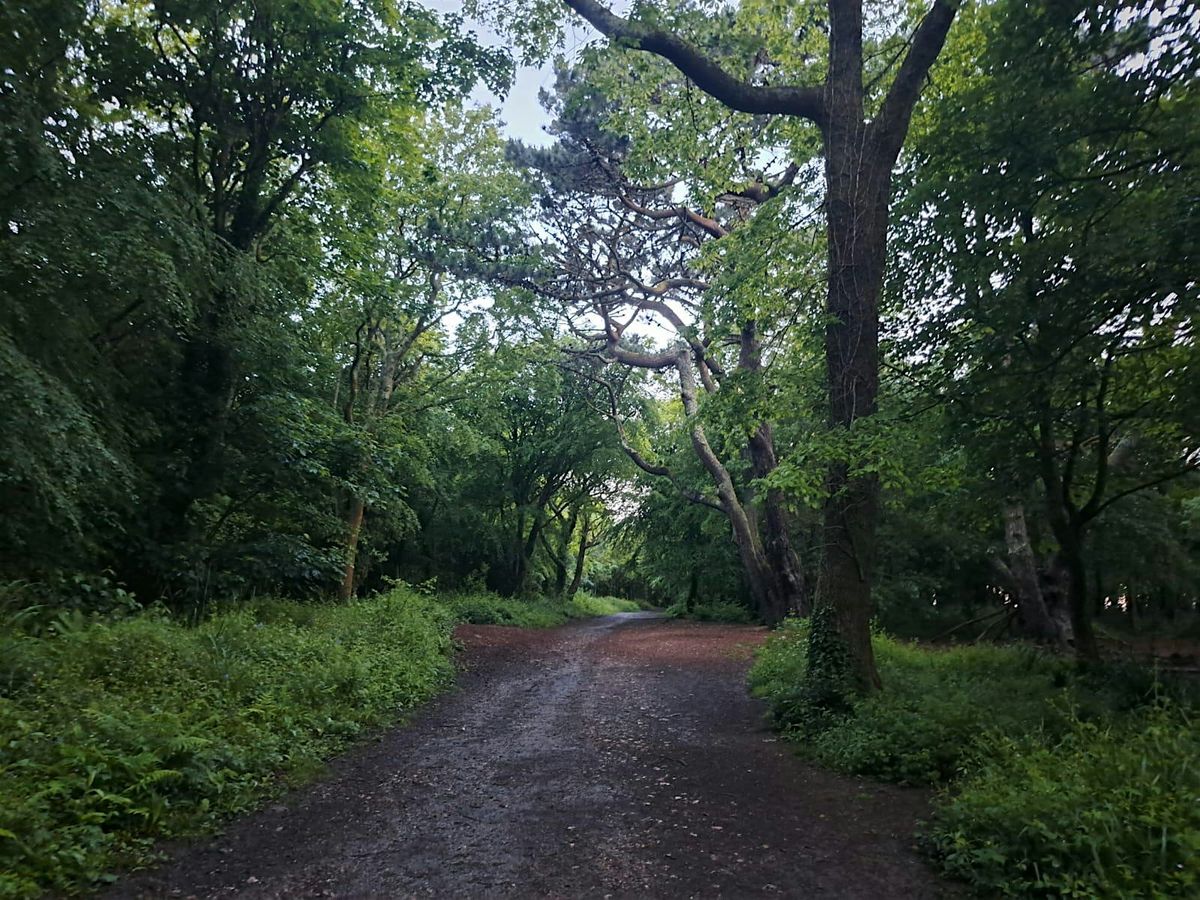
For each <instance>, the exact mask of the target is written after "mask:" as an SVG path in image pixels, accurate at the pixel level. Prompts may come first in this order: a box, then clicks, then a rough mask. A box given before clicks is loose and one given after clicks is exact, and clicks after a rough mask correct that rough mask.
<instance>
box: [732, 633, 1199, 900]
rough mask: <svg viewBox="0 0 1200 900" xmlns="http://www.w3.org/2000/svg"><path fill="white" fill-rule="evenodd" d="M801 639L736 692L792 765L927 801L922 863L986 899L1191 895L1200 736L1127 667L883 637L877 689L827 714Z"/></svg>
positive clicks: (1181, 708) (1195, 876)
mask: <svg viewBox="0 0 1200 900" xmlns="http://www.w3.org/2000/svg"><path fill="white" fill-rule="evenodd" d="M807 632H808V629H807V625H806V624H805V623H802V622H789V623H787V624H786V625H785V626H784V627H783V628H781V629H780V630H779V631H778V632H777V633H776V634H774V635H773V636H772V637H771V638H770V639H769V640H768V642H767V644H766V645H765V646H764V647H763V649H762V650H761V651H760V653H759V656H758V659H757V661H756V663H755V665H754V667H753V669H752V671H751V673H750V684H751V689H752V691H753V692H754V693H755V695H756V696H759V697H761V698H763V699H765V700H767V702H768V704H769V705H770V708H771V711H772V715H773V716H774V718H775V721H776V724H777V725H778V726H779V727H780V729H781V730H782V731H783V732H784V733H785V734H786V735H787V736H788V737H789V738H790V739H791V740H793V741H794V743H795V745H796V747H797V748H798V749H799V750H800V752H802V753H803V754H804V755H806V756H809V757H810V758H812V759H814V760H816V761H818V762H820V763H822V764H824V765H828V766H830V767H832V768H835V769H838V770H839V771H843V772H849V773H853V774H859V775H868V776H871V777H874V778H878V779H881V780H885V781H892V782H896V783H900V784H909V785H935V786H939V787H940V788H941V792H940V794H939V798H938V801H937V804H936V808H935V813H934V816H933V818H932V821H931V822H930V823H929V824H928V826H927V828H926V831H925V833H924V835H923V842H924V845H925V847H926V849H927V850H928V851H929V852H930V853H931V854H932V855H933V856H934V858H935V859H937V860H938V862H939V864H940V865H941V866H942V867H943V868H944V870H945V871H946V872H947V873H948V874H951V875H953V876H955V877H957V878H960V879H962V880H964V881H966V882H967V883H969V884H970V885H972V887H974V888H975V889H977V890H978V891H979V893H980V894H982V895H985V896H1080V897H1101V896H1104V897H1108V896H1113V897H1134V896H1156V897H1158V896H1162V897H1185V896H1194V895H1195V891H1196V889H1197V885H1198V884H1200V862H1197V860H1200V769H1198V768H1197V765H1196V762H1195V760H1196V759H1197V758H1200V754H1198V752H1197V751H1200V737H1198V736H1197V729H1196V727H1195V723H1194V721H1193V719H1192V718H1191V715H1190V713H1189V712H1188V710H1189V707H1190V706H1191V703H1192V699H1191V698H1190V697H1189V696H1188V695H1187V694H1186V693H1185V692H1184V690H1183V689H1182V688H1175V689H1173V690H1171V691H1168V690H1167V689H1166V688H1165V687H1164V686H1162V685H1161V684H1158V683H1157V681H1156V680H1155V678H1154V676H1153V673H1149V672H1147V671H1145V670H1143V669H1139V668H1136V667H1132V666H1098V667H1097V666H1093V667H1090V668H1085V669H1081V668H1079V667H1078V666H1077V665H1076V664H1074V663H1072V662H1070V661H1067V660H1064V659H1061V658H1058V657H1054V656H1050V655H1047V654H1044V653H1041V652H1038V651H1036V650H1034V649H1032V648H1029V647H1025V646H1020V645H1014V646H964V647H949V648H928V647H920V646H917V645H915V644H911V643H904V642H901V641H896V640H894V639H892V638H889V637H887V636H885V635H878V636H877V637H876V639H875V649H876V654H877V658H878V661H879V669H880V673H881V675H882V677H883V680H884V684H885V690H884V691H882V692H879V693H877V694H874V695H872V696H869V697H866V698H863V699H860V700H857V701H855V702H854V703H853V704H852V705H851V706H850V707H849V708H847V709H840V710H829V709H814V708H813V705H812V703H811V698H810V696H809V695H808V694H807V693H806V691H805V675H806V668H807V658H806V657H807V644H808V641H807Z"/></svg>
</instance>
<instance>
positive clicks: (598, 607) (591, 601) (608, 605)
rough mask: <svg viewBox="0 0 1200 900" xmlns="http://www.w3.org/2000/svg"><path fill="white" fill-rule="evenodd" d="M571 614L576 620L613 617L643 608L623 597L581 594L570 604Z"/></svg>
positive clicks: (573, 598)
mask: <svg viewBox="0 0 1200 900" xmlns="http://www.w3.org/2000/svg"><path fill="white" fill-rule="evenodd" d="M568 608H569V610H570V614H571V615H572V616H573V617H575V618H586V617H588V616H611V615H614V614H616V613H622V612H637V611H638V610H640V609H641V608H642V607H641V606H640V605H639V604H638V603H637V602H636V601H634V600H625V599H623V598H621V597H594V596H592V595H591V594H585V593H579V594H576V595H575V596H574V597H572V598H571V600H570V602H569V603H568Z"/></svg>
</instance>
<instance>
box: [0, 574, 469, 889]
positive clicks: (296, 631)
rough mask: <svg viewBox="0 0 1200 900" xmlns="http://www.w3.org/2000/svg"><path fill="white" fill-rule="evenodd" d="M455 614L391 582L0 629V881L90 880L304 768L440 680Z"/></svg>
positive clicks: (38, 884) (13, 884) (68, 883)
mask: <svg viewBox="0 0 1200 900" xmlns="http://www.w3.org/2000/svg"><path fill="white" fill-rule="evenodd" d="M452 621H453V620H452V617H451V616H450V614H449V613H448V612H447V611H446V610H445V609H444V608H443V607H441V606H439V605H438V604H436V603H435V602H433V601H431V600H428V599H426V598H422V597H418V596H415V595H413V594H411V593H409V592H405V591H397V592H393V593H392V594H389V595H387V596H385V597H379V598H375V599H372V600H363V601H357V602H354V603H350V604H345V605H337V606H321V605H300V604H289V603H279V602H272V603H262V604H256V605H255V606H254V607H250V608H246V609H242V610H238V611H236V612H229V613H223V614H220V615H218V616H215V617H214V618H213V619H211V620H210V621H208V622H206V623H204V624H203V625H201V626H199V627H197V628H187V627H184V626H182V625H180V624H177V623H174V622H172V621H169V620H167V619H165V618H163V617H156V616H149V615H145V616H140V617H134V618H130V619H126V620H124V621H118V622H90V623H89V622H86V621H84V622H82V623H81V624H79V625H78V626H77V627H73V628H70V629H66V630H64V631H62V632H60V633H57V634H55V635H54V636H48V637H33V636H30V635H27V634H23V633H20V632H10V633H7V634H5V635H4V636H2V637H0V645H2V646H0V650H2V654H0V658H2V659H3V663H2V664H0V896H27V895H34V894H37V893H39V892H40V891H42V890H44V889H52V890H54V891H56V892H73V891H76V890H79V889H81V888H84V887H87V886H88V885H91V884H94V883H95V882H96V881H97V880H100V879H103V878H104V877H105V873H106V872H107V871H109V870H110V869H111V868H113V867H114V866H118V865H123V864H133V863H137V862H139V861H142V860H145V859H146V858H147V857H148V856H149V854H150V853H151V850H152V845H153V841H154V840H155V839H157V838H159V837H162V836H166V835H173V834H183V833H188V832H195V831H198V830H202V829H204V828H206V827H209V826H211V825H212V824H213V823H214V822H216V821H217V820H219V819H220V818H222V817H224V816H227V815H229V814H231V813H233V812H236V811H239V810H242V809H245V808H247V807H248V806H249V805H251V804H253V803H255V802H256V801H258V800H259V799H260V798H262V797H263V796H264V795H266V794H269V793H271V792H273V791H276V790H278V789H279V788H280V787H281V786H282V784H283V783H284V781H285V780H286V779H287V778H288V777H300V776H303V775H305V774H307V773H311V772H312V770H313V769H314V768H315V767H316V766H317V764H318V762H319V760H321V759H322V758H324V757H326V756H328V755H329V754H331V753H333V752H335V751H336V750H337V749H339V748H340V747H342V746H344V745H345V743H346V742H347V741H348V740H350V739H351V738H353V737H354V736H355V735H356V734H358V733H359V732H361V730H362V729H363V728H365V727H371V726H377V725H380V724H383V723H386V722H388V721H390V720H392V719H394V718H395V717H396V716H398V715H401V714H402V713H403V712H404V711H405V710H407V709H410V708H411V707H412V706H413V705H414V704H416V703H419V702H421V701H423V700H425V699H426V698H428V697H429V696H431V695H432V694H433V693H435V692H436V691H437V690H439V689H440V688H441V687H443V686H444V685H445V684H446V683H447V681H448V679H449V677H450V675H451V674H452V662H451V657H450V652H451V647H452V645H451V640H450V626H451V624H452ZM281 776H282V778H281Z"/></svg>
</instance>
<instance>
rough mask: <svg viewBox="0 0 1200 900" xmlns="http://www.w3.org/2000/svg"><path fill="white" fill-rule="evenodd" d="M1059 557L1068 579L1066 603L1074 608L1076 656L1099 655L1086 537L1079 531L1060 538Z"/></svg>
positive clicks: (1096, 656)
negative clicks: (1084, 541) (1084, 553)
mask: <svg viewBox="0 0 1200 900" xmlns="http://www.w3.org/2000/svg"><path fill="white" fill-rule="evenodd" d="M1058 544H1059V556H1060V558H1061V560H1062V565H1063V570H1064V571H1065V573H1066V581H1067V602H1068V603H1069V604H1070V611H1071V630H1072V632H1073V633H1074V638H1075V655H1076V656H1078V657H1079V658H1080V659H1086V660H1095V659H1099V658H1100V648H1099V646H1098V645H1097V644H1096V632H1095V630H1094V629H1093V628H1092V607H1091V602H1090V593H1089V591H1088V578H1087V565H1086V563H1085V562H1084V556H1083V536H1082V535H1081V534H1078V533H1072V534H1068V535H1067V536H1066V537H1065V539H1064V538H1063V537H1060V538H1059V540H1058Z"/></svg>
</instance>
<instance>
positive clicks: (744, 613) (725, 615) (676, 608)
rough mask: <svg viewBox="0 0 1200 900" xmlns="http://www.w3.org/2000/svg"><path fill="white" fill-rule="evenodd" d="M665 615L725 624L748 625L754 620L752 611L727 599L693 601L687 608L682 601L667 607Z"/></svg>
mask: <svg viewBox="0 0 1200 900" xmlns="http://www.w3.org/2000/svg"><path fill="white" fill-rule="evenodd" d="M667 615H668V616H671V617H673V618H676V619H695V620H696V621H697V622H723V623H725V624H727V625H749V624H750V623H751V622H754V621H755V618H754V613H752V612H751V611H750V610H748V609H746V607H744V606H742V605H741V604H740V603H731V602H729V601H727V600H707V601H705V602H703V603H694V604H692V608H691V609H688V608H687V605H686V604H684V603H675V604H672V605H671V606H669V607H667Z"/></svg>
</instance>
